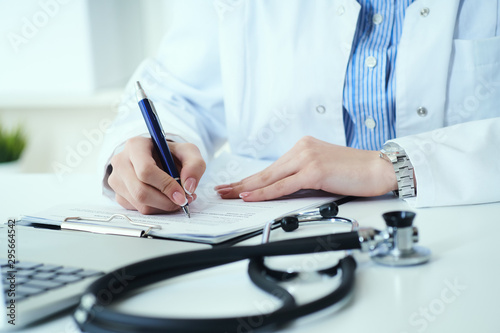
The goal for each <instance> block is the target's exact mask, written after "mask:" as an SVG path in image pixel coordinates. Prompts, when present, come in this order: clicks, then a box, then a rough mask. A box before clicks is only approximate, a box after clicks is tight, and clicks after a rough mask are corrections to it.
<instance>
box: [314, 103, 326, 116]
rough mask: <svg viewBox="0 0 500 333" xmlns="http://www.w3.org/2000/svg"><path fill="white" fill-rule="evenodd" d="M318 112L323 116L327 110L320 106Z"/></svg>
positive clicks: (317, 108)
mask: <svg viewBox="0 0 500 333" xmlns="http://www.w3.org/2000/svg"><path fill="white" fill-rule="evenodd" d="M316 112H317V113H320V114H323V113H325V112H326V108H325V107H324V106H323V105H318V106H317V107H316Z"/></svg>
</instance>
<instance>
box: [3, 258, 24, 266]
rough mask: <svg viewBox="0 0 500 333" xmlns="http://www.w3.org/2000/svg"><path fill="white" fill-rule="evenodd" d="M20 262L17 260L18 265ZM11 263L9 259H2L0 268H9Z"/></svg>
mask: <svg viewBox="0 0 500 333" xmlns="http://www.w3.org/2000/svg"><path fill="white" fill-rule="evenodd" d="M18 262H19V261H17V260H16V263H18ZM9 265H10V263H9V259H0V267H4V266H9Z"/></svg>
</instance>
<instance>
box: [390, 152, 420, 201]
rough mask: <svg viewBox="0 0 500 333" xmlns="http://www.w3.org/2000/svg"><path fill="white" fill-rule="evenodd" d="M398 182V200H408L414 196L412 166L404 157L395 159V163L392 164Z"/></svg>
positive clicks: (406, 157)
mask: <svg viewBox="0 0 500 333" xmlns="http://www.w3.org/2000/svg"><path fill="white" fill-rule="evenodd" d="M392 166H393V167H394V171H395V172H396V178H397V180H398V195H399V197H400V198H410V197H414V196H415V183H414V181H413V165H412V164H411V162H410V159H409V158H408V156H406V155H401V156H398V157H397V161H396V162H395V163H393V164H392Z"/></svg>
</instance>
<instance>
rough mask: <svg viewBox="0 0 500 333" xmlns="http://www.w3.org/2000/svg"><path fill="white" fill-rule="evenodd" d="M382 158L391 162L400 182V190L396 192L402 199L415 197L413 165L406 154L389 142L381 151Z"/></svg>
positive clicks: (396, 145)
mask: <svg viewBox="0 0 500 333" xmlns="http://www.w3.org/2000/svg"><path fill="white" fill-rule="evenodd" d="M380 157H381V158H383V159H385V160H387V161H389V162H391V163H392V166H393V167H394V171H395V172H396V178H397V180H398V190H397V192H396V191H394V192H395V194H396V195H397V196H399V197H400V198H401V199H403V198H410V197H414V196H415V183H414V181H413V165H412V164H411V162H410V159H409V158H408V156H407V155H406V152H405V151H404V149H403V148H401V147H400V146H399V145H398V144H396V143H394V142H388V143H386V144H385V145H384V146H383V147H382V150H381V151H380Z"/></svg>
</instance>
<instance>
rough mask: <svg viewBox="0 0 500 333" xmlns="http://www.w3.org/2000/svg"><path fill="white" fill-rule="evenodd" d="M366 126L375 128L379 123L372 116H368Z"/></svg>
mask: <svg viewBox="0 0 500 333" xmlns="http://www.w3.org/2000/svg"><path fill="white" fill-rule="evenodd" d="M365 126H366V127H367V128H369V129H373V128H375V126H377V123H376V122H375V120H374V119H373V118H372V117H368V118H366V120H365Z"/></svg>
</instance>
